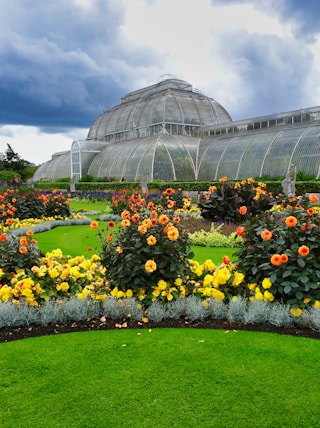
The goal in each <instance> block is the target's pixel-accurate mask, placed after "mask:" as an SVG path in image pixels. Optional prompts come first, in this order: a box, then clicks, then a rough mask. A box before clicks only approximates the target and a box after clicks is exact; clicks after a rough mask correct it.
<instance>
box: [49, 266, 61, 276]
mask: <svg viewBox="0 0 320 428" xmlns="http://www.w3.org/2000/svg"><path fill="white" fill-rule="evenodd" d="M49 275H50V278H52V279H55V278H57V276H59V272H58V270H57V269H56V268H54V269H50V270H49Z"/></svg>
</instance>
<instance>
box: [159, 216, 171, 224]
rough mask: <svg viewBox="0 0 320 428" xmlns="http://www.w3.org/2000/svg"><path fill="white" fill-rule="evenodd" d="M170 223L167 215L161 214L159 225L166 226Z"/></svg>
mask: <svg viewBox="0 0 320 428" xmlns="http://www.w3.org/2000/svg"><path fill="white" fill-rule="evenodd" d="M168 221H169V218H168V217H167V216H166V215H165V214H161V216H160V217H159V223H160V224H166V223H168Z"/></svg>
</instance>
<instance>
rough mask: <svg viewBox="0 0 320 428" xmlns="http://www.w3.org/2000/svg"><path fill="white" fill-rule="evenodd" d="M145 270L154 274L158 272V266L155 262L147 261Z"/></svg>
mask: <svg viewBox="0 0 320 428" xmlns="http://www.w3.org/2000/svg"><path fill="white" fill-rule="evenodd" d="M144 268H145V270H146V271H147V272H149V273H152V272H154V271H155V270H157V264H156V262H155V261H154V260H147V261H146V262H145V265H144Z"/></svg>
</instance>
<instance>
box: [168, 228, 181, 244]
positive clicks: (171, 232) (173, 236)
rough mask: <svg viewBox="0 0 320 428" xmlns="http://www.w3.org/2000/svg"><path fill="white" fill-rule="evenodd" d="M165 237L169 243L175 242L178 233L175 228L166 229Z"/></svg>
mask: <svg viewBox="0 0 320 428" xmlns="http://www.w3.org/2000/svg"><path fill="white" fill-rule="evenodd" d="M167 236H168V238H169V239H170V241H176V240H177V239H178V238H179V231H178V229H177V228H176V227H175V226H171V227H169V229H168V232H167Z"/></svg>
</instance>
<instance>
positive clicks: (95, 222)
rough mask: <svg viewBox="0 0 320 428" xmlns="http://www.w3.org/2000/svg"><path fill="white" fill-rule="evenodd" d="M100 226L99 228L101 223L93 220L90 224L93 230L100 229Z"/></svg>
mask: <svg viewBox="0 0 320 428" xmlns="http://www.w3.org/2000/svg"><path fill="white" fill-rule="evenodd" d="M98 226H99V223H98V222H97V221H95V220H93V221H92V222H91V223H90V227H91V229H93V230H95V229H98Z"/></svg>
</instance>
